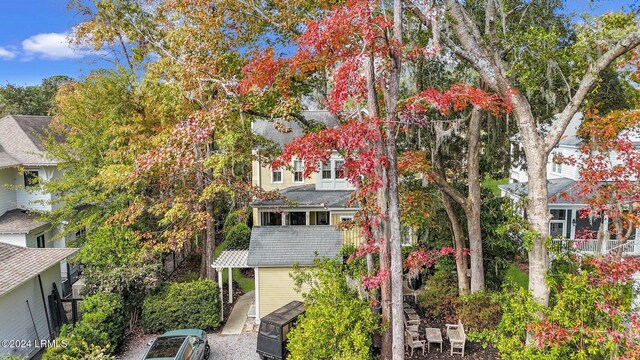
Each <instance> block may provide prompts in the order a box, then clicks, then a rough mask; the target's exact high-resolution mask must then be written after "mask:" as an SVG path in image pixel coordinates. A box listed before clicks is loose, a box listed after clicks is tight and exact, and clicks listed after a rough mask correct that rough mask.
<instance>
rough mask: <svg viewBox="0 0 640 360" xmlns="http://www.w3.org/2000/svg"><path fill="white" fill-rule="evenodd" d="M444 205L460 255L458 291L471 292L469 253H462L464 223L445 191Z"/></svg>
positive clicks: (454, 244) (461, 293)
mask: <svg viewBox="0 0 640 360" xmlns="http://www.w3.org/2000/svg"><path fill="white" fill-rule="evenodd" d="M440 192H441V193H442V206H443V207H444V210H445V211H446V212H447V216H448V217H449V222H451V231H452V232H453V247H454V248H455V249H456V252H457V253H458V255H457V256H456V272H457V273H458V292H459V293H460V295H468V294H469V279H468V278H467V269H468V268H469V263H468V262H467V255H464V254H462V250H463V249H464V239H463V237H462V233H463V230H462V225H460V220H458V215H456V212H455V209H454V208H453V200H452V199H451V197H450V196H449V195H447V194H446V193H445V192H442V191H440Z"/></svg>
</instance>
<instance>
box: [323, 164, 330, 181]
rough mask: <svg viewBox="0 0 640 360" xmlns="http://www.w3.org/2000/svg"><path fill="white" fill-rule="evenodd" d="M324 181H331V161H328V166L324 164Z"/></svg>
mask: <svg viewBox="0 0 640 360" xmlns="http://www.w3.org/2000/svg"><path fill="white" fill-rule="evenodd" d="M322 179H323V180H331V161H327V163H326V164H322Z"/></svg>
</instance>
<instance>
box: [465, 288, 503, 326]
mask: <svg viewBox="0 0 640 360" xmlns="http://www.w3.org/2000/svg"><path fill="white" fill-rule="evenodd" d="M457 315H458V319H460V321H462V323H463V324H464V327H465V329H468V330H473V331H483V330H495V328H496V327H497V326H498V323H499V322H500V318H501V317H502V307H501V306H500V302H499V301H498V299H496V296H494V294H493V293H490V292H480V293H477V294H472V295H467V296H463V297H462V298H461V299H460V306H459V307H458V312H457Z"/></svg>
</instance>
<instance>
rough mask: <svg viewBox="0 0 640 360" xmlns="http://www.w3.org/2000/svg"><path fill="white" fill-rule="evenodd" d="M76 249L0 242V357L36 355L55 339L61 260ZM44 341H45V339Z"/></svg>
mask: <svg viewBox="0 0 640 360" xmlns="http://www.w3.org/2000/svg"><path fill="white" fill-rule="evenodd" d="M76 251H77V249H70V248H65V249H38V248H29V247H23V246H16V245H9V244H4V243H0V260H1V261H0V339H1V340H2V346H0V357H2V356H3V355H16V356H26V357H29V358H31V357H33V356H34V355H35V354H36V353H38V352H39V351H40V350H42V348H43V347H45V346H46V341H47V340H52V339H53V338H54V336H53V335H52V334H53V332H54V330H55V326H56V325H57V324H56V319H55V314H54V313H52V310H54V311H55V310H56V308H55V305H53V304H54V303H55V302H53V301H51V299H50V297H49V295H52V293H53V287H54V284H55V286H56V287H57V288H58V289H60V287H61V278H60V262H61V261H64V260H66V259H67V258H68V257H69V256H71V255H73V254H74V253H75V252H76ZM42 341H44V342H42Z"/></svg>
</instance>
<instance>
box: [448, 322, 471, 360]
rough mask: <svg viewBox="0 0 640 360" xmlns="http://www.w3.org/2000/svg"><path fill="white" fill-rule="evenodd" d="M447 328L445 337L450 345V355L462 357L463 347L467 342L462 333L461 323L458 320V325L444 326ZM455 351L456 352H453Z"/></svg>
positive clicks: (465, 336)
mask: <svg viewBox="0 0 640 360" xmlns="http://www.w3.org/2000/svg"><path fill="white" fill-rule="evenodd" d="M445 325H446V327H447V337H448V338H449V342H450V343H451V355H453V354H454V353H456V354H460V355H462V356H464V345H465V343H466V342H467V334H465V332H464V326H462V322H461V321H460V320H458V324H457V325H456V324H445ZM454 349H457V350H454Z"/></svg>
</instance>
